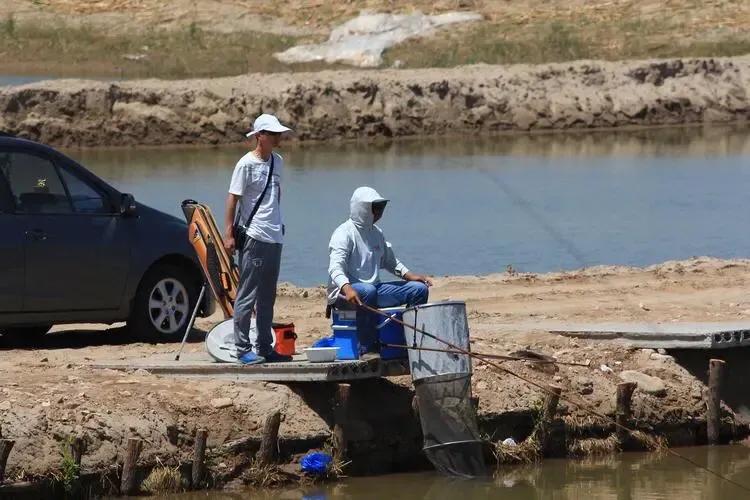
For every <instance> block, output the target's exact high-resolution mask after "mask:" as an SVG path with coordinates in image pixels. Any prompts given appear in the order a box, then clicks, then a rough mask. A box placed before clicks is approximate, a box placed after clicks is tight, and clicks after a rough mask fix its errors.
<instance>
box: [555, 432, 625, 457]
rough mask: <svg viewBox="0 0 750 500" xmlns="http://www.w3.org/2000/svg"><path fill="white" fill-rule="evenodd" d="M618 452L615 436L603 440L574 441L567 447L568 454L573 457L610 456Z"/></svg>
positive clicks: (618, 442) (617, 442) (617, 441)
mask: <svg viewBox="0 0 750 500" xmlns="http://www.w3.org/2000/svg"><path fill="white" fill-rule="evenodd" d="M619 450H620V440H619V439H617V436H616V435H615V434H612V435H610V436H609V437H606V438H604V439H598V438H589V439H576V440H575V441H573V443H572V444H571V445H570V446H569V447H568V453H569V454H570V455H571V456H574V457H593V456H602V455H611V454H613V453H616V452H618V451H619Z"/></svg>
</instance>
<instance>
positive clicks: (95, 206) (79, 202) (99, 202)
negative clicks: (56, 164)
mask: <svg viewBox="0 0 750 500" xmlns="http://www.w3.org/2000/svg"><path fill="white" fill-rule="evenodd" d="M60 176H61V177H62V179H63V182H64V183H65V185H66V186H67V187H68V194H69V195H70V202H71V203H72V204H73V210H74V211H75V212H76V213H83V214H107V213H111V212H112V210H111V208H110V205H109V201H108V200H107V199H106V198H105V197H104V196H103V195H102V194H101V193H99V192H98V191H97V190H96V189H94V187H92V186H91V185H90V184H88V183H87V182H85V181H82V180H81V179H79V178H78V177H76V175H75V174H73V173H72V172H69V171H68V170H66V169H64V168H61V169H60Z"/></svg>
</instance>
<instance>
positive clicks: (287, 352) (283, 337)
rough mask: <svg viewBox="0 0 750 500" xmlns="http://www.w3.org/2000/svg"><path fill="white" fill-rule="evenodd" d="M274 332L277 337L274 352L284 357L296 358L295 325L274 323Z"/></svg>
mask: <svg viewBox="0 0 750 500" xmlns="http://www.w3.org/2000/svg"><path fill="white" fill-rule="evenodd" d="M273 332H274V335H275V336H276V345H275V346H274V350H275V351H276V352H277V353H279V354H281V355H283V356H294V352H295V351H294V350H295V346H294V342H295V341H296V340H297V334H296V333H295V332H294V323H274V324H273Z"/></svg>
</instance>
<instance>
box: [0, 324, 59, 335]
mask: <svg viewBox="0 0 750 500" xmlns="http://www.w3.org/2000/svg"><path fill="white" fill-rule="evenodd" d="M51 328H52V325H36V326H14V327H11V328H0V332H2V333H4V334H6V335H13V336H16V337H26V338H34V337H41V336H42V335H45V334H46V333H47V332H48V331H50V329H51Z"/></svg>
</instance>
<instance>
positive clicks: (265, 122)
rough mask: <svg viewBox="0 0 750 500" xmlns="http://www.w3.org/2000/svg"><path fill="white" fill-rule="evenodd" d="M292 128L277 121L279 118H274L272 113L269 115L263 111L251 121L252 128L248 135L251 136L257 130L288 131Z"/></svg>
mask: <svg viewBox="0 0 750 500" xmlns="http://www.w3.org/2000/svg"><path fill="white" fill-rule="evenodd" d="M291 130H292V129H290V128H289V127H285V126H284V125H282V124H281V122H279V119H278V118H276V117H275V116H273V115H269V114H266V113H263V114H262V115H260V116H259V117H258V118H256V119H255V121H254V122H253V130H252V131H250V132H248V133H247V134H245V135H247V136H248V137H252V136H254V135H255V134H257V133H258V132H262V131H266V132H279V133H281V132H290V131H291Z"/></svg>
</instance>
